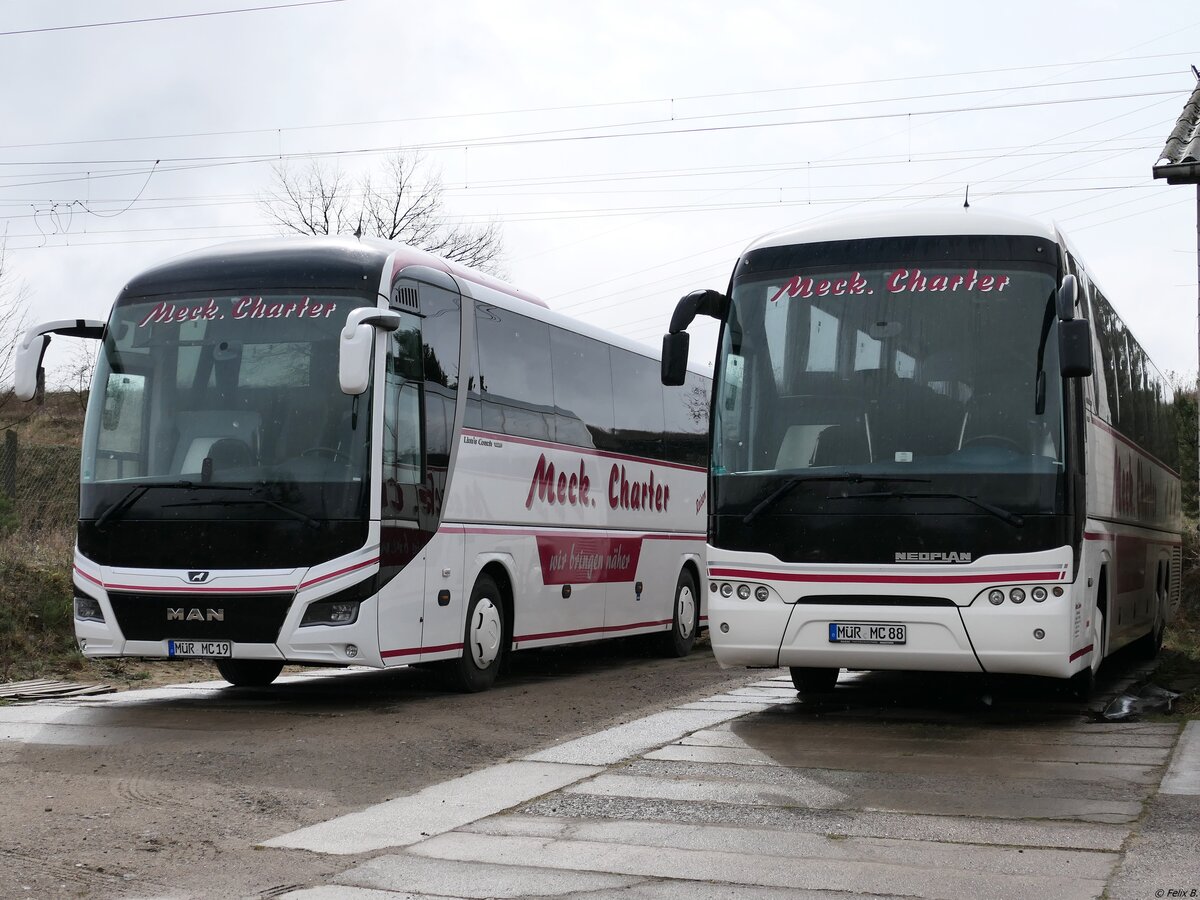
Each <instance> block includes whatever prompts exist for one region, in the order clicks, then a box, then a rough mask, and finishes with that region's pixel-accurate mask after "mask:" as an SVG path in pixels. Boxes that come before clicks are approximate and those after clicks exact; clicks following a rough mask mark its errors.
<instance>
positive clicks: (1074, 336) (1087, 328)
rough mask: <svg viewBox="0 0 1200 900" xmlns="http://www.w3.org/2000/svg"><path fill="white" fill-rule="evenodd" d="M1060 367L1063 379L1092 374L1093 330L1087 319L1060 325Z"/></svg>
mask: <svg viewBox="0 0 1200 900" xmlns="http://www.w3.org/2000/svg"><path fill="white" fill-rule="evenodd" d="M1067 277H1070V276H1067ZM1058 365H1059V371H1061V372H1062V376H1063V378H1083V377H1086V376H1088V375H1091V374H1092V328H1091V325H1090V324H1089V323H1088V320H1087V319H1071V320H1070V321H1069V322H1059V323H1058Z"/></svg>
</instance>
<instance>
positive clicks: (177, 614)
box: [167, 607, 225, 622]
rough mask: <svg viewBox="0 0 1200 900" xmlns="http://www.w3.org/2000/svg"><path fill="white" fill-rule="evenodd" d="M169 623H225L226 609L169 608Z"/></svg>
mask: <svg viewBox="0 0 1200 900" xmlns="http://www.w3.org/2000/svg"><path fill="white" fill-rule="evenodd" d="M167 621H168V622H224V621H225V610H224V609H187V608H174V607H167Z"/></svg>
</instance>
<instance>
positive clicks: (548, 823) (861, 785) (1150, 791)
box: [268, 676, 1200, 900]
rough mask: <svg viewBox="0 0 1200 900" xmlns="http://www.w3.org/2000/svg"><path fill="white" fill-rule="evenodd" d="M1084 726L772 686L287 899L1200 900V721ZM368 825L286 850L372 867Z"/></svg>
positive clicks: (414, 827)
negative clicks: (809, 701) (1158, 898)
mask: <svg viewBox="0 0 1200 900" xmlns="http://www.w3.org/2000/svg"><path fill="white" fill-rule="evenodd" d="M843 680H844V682H845V681H846V680H847V679H846V676H843ZM849 681H850V682H851V684H852V682H853V679H852V678H851V679H849ZM839 690H841V688H839ZM1080 712H1081V711H1080V710H1079V709H1078V708H1077V707H1070V706H1066V707H1064V708H1063V709H1060V710H1058V711H1057V712H1055V713H1054V714H1053V715H1050V716H1047V717H1044V718H1042V719H1039V720H1038V721H1036V722H1009V721H1004V720H1002V719H996V718H994V717H992V718H990V719H989V718H988V717H986V716H984V717H979V718H975V719H973V718H972V717H971V716H969V715H968V716H962V717H960V719H959V721H957V722H955V721H946V720H939V721H938V722H936V723H930V722H922V721H920V717H919V716H913V717H910V716H907V715H906V714H903V713H901V714H896V715H893V716H890V717H889V718H891V719H892V721H888V722H882V723H881V722H879V721H877V720H874V719H872V718H860V717H858V716H856V715H854V714H848V715H839V713H838V711H837V710H836V709H831V710H826V711H820V710H818V711H816V712H814V711H813V709H812V708H811V707H806V706H805V705H804V704H800V703H797V702H796V699H795V694H794V692H793V691H792V689H791V685H790V682H789V680H788V679H787V678H774V679H766V680H764V681H762V682H760V683H758V684H756V685H754V686H753V687H750V688H744V689H741V690H738V691H733V692H730V693H727V694H722V695H719V696H717V697H712V698H706V699H705V700H703V701H700V702H698V703H690V704H686V706H681V707H680V708H677V709H673V710H668V711H666V712H664V713H659V714H656V715H655V716H650V717H647V719H645V720H639V721H637V722H632V723H627V724H626V725H623V726H620V727H619V728H616V729H612V730H609V731H606V732H601V733H598V734H596V735H590V736H587V737H584V738H579V739H576V740H574V741H569V742H566V743H564V744H562V745H559V746H558V747H553V748H548V749H546V750H543V751H541V752H539V753H536V754H532V755H531V756H529V757H527V758H526V759H525V760H523V761H522V762H523V763H524V764H527V765H528V764H536V765H545V766H552V767H562V768H563V770H564V771H566V770H571V771H572V774H574V775H576V776H577V777H571V778H566V777H565V776H564V777H563V778H562V781H563V783H562V784H560V785H557V786H554V785H550V786H548V787H546V789H545V790H541V789H540V788H539V787H538V786H537V785H536V784H534V783H530V784H528V785H525V786H517V785H510V786H509V788H508V793H507V794H505V797H507V798H509V799H511V798H519V799H514V800H513V802H511V803H509V804H508V805H507V806H504V805H502V803H501V802H500V801H499V800H497V801H496V802H492V803H490V804H485V805H487V806H489V808H488V809H486V810H482V809H481V811H480V815H478V816H477V817H475V818H474V819H471V820H470V821H466V820H465V819H466V818H467V817H466V816H459V817H458V818H462V819H464V821H450V820H449V819H446V820H445V821H444V822H443V823H442V824H444V825H445V826H446V827H441V826H440V825H438V824H437V823H434V824H435V827H434V828H433V829H431V828H430V827H428V826H429V822H428V821H425V824H424V825H422V824H421V821H423V817H425V816H426V814H427V809H426V810H422V808H421V804H420V803H417V804H410V810H409V812H410V814H411V815H412V816H413V817H414V818H413V819H412V821H411V822H404V821H400V820H397V819H396V818H395V812H396V810H397V807H396V806H395V804H396V803H397V802H398V801H392V807H391V813H392V815H393V818H392V819H391V820H390V824H389V826H388V830H385V831H383V832H380V834H381V835H384V834H386V833H388V831H390V832H391V833H394V834H395V835H396V837H395V839H393V840H392V841H391V844H390V847H384V846H381V845H380V844H379V842H378V841H376V842H375V843H373V844H372V849H377V850H380V851H382V852H380V853H378V854H376V855H374V856H372V857H370V858H360V859H359V860H358V861H357V864H355V865H353V866H352V867H350V868H348V869H347V870H346V871H344V872H342V873H341V874H340V875H338V876H336V878H335V879H334V880H333V883H331V884H329V885H324V886H313V887H311V888H307V889H305V890H301V891H295V892H293V893H291V894H288V895H287V896H288V897H290V898H297V900H324V898H326V897H347V898H351V900H386V898H395V897H397V896H406V897H471V898H477V897H506V898H508V897H512V898H516V897H522V898H525V897H529V898H532V897H551V896H554V897H560V896H566V895H571V894H578V893H583V892H586V893H587V896H588V897H589V898H608V897H612V898H616V897H620V898H622V900H630V898H645V900H659V898H661V900H671V898H675V897H680V898H682V897H683V896H684V895H685V894H686V896H687V898H688V900H706V898H709V897H722V898H732V897H735V896H736V897H738V898H752V900H753V898H761V900H778V898H782V897H788V898H805V897H814V898H816V897H843V898H844V897H845V896H846V895H847V894H860V893H866V894H871V895H874V896H905V897H929V898H960V897H963V896H991V897H1012V898H1026V897H1028V898H1034V897H1037V898H1043V897H1047V896H1053V897H1056V898H1060V897H1061V898H1099V897H1102V896H1107V897H1121V898H1130V900H1132V898H1134V897H1152V896H1155V894H1154V893H1153V892H1154V891H1155V890H1157V889H1162V890H1164V892H1165V891H1168V890H1171V889H1172V888H1174V889H1179V888H1181V887H1182V886H1185V885H1186V888H1187V890H1188V891H1189V892H1190V890H1191V889H1193V888H1196V889H1197V895H1198V896H1200V839H1198V835H1200V804H1198V801H1197V800H1196V796H1195V795H1194V793H1189V792H1190V791H1192V790H1193V788H1192V785H1193V783H1194V782H1195V781H1200V779H1198V778H1196V775H1197V773H1198V772H1200V740H1198V739H1197V738H1198V737H1200V732H1197V730H1196V725H1195V723H1193V725H1191V726H1189V727H1188V729H1187V730H1186V732H1185V733H1184V736H1183V738H1182V739H1180V737H1179V735H1180V730H1181V729H1180V727H1179V726H1178V725H1176V724H1174V723H1169V722H1168V723H1162V724H1153V723H1151V724H1147V723H1128V724H1119V725H1118V724H1110V723H1104V724H1093V723H1089V722H1087V721H1085V719H1084V717H1083V716H1082V715H1080ZM510 765H511V764H510ZM493 768H494V769H497V770H500V769H503V768H504V767H503V766H498V767H493ZM489 772H490V770H485V771H484V772H482V773H474V774H475V775H476V776H479V778H478V779H477V781H478V783H477V784H475V785H474V790H475V793H477V794H478V793H483V794H488V793H489V792H491V791H492V790H493V788H492V787H491V786H489V783H488V778H489V777H491V776H490V775H489V774H488V773H489ZM496 774H497V775H499V773H498V772H497V773H496ZM471 777H472V776H467V778H468V779H469V778H471ZM451 784H453V783H447V785H451ZM448 789H449V788H447V790H448ZM1195 793H1200V788H1197V790H1196V791H1195ZM497 796H499V795H497ZM401 799H402V800H403V799H406V798H401ZM373 809H374V808H373ZM375 814H376V813H373V812H372V811H371V810H366V811H363V813H362V814H355V815H356V816H360V815H361V816H370V815H375ZM345 818H346V819H350V818H351V817H345ZM353 824H354V823H353V822H344V821H342V820H333V821H331V822H326V823H323V824H322V825H318V826H314V827H313V828H311V829H305V832H307V834H304V833H296V834H293V835H285V836H282V837H280V838H277V839H275V840H272V841H270V842H268V846H271V847H280V848H283V847H296V848H299V847H303V848H305V849H307V850H309V851H313V852H325V853H339V852H358V853H362V852H363V851H361V850H348V851H347V850H346V847H347V846H349V845H347V844H345V843H344V837H340V836H339V835H341V834H343V833H344V832H345V829H346V828H347V827H350V826H353ZM360 824H361V822H360ZM421 831H423V832H424V833H425V834H426V835H428V837H424V836H422V837H420V839H418V840H416V841H410V840H409V839H410V838H411V837H412V836H413V834H414V833H416V834H420V832H421ZM314 834H320V835H321V839H320V840H313V835H314ZM401 838H403V840H402V839H401ZM405 845H407V846H405ZM338 847H342V849H340V850H339V849H337V848H338ZM401 847H403V849H399V848H401ZM393 848H395V849H393ZM1162 896H1168V895H1167V894H1166V893H1164V895H1162ZM1185 896H1186V895H1185Z"/></svg>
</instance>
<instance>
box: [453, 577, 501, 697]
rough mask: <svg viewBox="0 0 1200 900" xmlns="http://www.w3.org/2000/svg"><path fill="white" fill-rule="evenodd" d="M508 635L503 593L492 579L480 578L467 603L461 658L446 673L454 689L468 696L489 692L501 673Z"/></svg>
mask: <svg viewBox="0 0 1200 900" xmlns="http://www.w3.org/2000/svg"><path fill="white" fill-rule="evenodd" d="M506 634H507V629H506V627H505V622H504V601H503V599H502V598H501V594H500V589H499V587H497V585H496V582H495V581H494V580H493V579H492V578H491V576H489V575H480V576H479V580H477V581H476V582H475V587H474V588H473V589H472V590H471V599H470V601H469V602H468V603H467V621H466V624H465V625H464V626H463V652H462V656H460V657H459V658H458V659H457V660H455V661H454V662H452V663H451V664H450V666H449V668H448V669H447V675H448V676H449V680H450V684H451V686H452V687H454V688H455V689H456V690H459V691H463V692H464V693H469V694H475V693H478V692H480V691H486V690H487V689H488V688H490V687H491V686H492V685H493V684H494V683H495V681H496V674H497V673H498V672H499V671H500V663H501V661H502V660H503V657H504V639H505V635H506Z"/></svg>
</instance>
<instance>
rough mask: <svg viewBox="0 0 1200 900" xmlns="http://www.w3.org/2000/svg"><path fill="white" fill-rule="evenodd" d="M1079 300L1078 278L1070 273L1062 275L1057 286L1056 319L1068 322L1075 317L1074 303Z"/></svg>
mask: <svg viewBox="0 0 1200 900" xmlns="http://www.w3.org/2000/svg"><path fill="white" fill-rule="evenodd" d="M1078 302H1079V280H1078V279H1077V278H1076V277H1075V276H1074V275H1071V274H1070V273H1067V274H1066V275H1064V276H1063V279H1062V284H1060V285H1059V287H1058V321H1060V322H1070V321H1071V320H1072V319H1074V318H1075V304H1076V303H1078Z"/></svg>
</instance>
